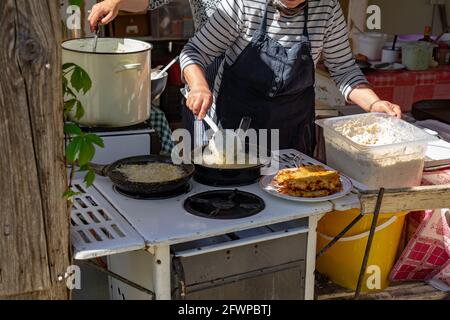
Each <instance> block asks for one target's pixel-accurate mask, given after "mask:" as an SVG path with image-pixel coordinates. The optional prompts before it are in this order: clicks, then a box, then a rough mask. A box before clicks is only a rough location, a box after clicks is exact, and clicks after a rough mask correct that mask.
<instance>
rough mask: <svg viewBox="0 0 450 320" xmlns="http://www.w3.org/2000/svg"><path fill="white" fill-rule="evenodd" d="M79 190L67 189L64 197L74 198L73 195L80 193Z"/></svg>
mask: <svg viewBox="0 0 450 320" xmlns="http://www.w3.org/2000/svg"><path fill="white" fill-rule="evenodd" d="M79 194H80V193H79V192H75V191H73V190H67V191H66V192H64V193H63V197H64V198H67V200H72V198H73V197H75V196H77V195H79Z"/></svg>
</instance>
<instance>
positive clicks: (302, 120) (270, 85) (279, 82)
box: [216, 5, 316, 156]
mask: <svg viewBox="0 0 450 320" xmlns="http://www.w3.org/2000/svg"><path fill="white" fill-rule="evenodd" d="M267 7H268V5H266V8H265V10H264V17H263V20H262V23H261V26H260V28H259V30H257V31H256V32H255V34H254V36H253V38H252V40H251V42H250V43H249V44H248V46H247V47H246V48H245V49H244V50H243V51H242V53H241V54H240V55H239V57H238V58H237V60H236V62H235V63H234V64H233V65H231V66H229V65H228V64H227V63H226V62H225V68H224V72H223V75H222V83H221V87H220V90H219V95H218V97H217V101H216V104H217V115H218V119H219V121H220V123H221V124H222V126H223V128H225V129H237V128H238V127H239V123H240V121H241V119H242V117H244V116H250V117H251V118H252V125H251V127H252V128H253V129H257V130H258V129H279V132H280V141H279V147H280V149H289V148H293V149H297V150H300V151H302V152H304V153H306V154H308V155H310V156H311V155H312V154H313V152H314V148H315V145H316V134H315V132H316V131H315V125H314V120H315V108H314V102H315V101H314V100H315V93H314V81H315V76H314V73H315V70H314V60H313V58H312V55H311V45H310V42H309V37H308V28H307V23H306V22H307V21H308V7H306V8H305V27H304V29H303V35H302V37H301V40H300V42H298V43H296V44H295V45H294V46H293V47H292V48H291V49H289V50H287V49H285V48H284V47H283V46H282V45H281V44H280V43H278V42H277V41H275V40H274V39H272V38H270V37H269V36H268V35H267V31H266V29H267ZM268 136H269V137H270V133H269V134H268Z"/></svg>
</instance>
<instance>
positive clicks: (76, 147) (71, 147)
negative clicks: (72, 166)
mask: <svg viewBox="0 0 450 320" xmlns="http://www.w3.org/2000/svg"><path fill="white" fill-rule="evenodd" d="M82 145H83V138H81V137H76V138H74V139H72V141H70V142H69V144H68V145H67V147H66V158H67V161H69V162H70V163H74V162H75V161H76V160H77V158H78V157H79V154H80V150H81V146H82Z"/></svg>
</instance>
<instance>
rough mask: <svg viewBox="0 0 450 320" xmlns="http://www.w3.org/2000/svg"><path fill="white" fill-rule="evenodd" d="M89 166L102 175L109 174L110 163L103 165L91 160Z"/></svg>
mask: <svg viewBox="0 0 450 320" xmlns="http://www.w3.org/2000/svg"><path fill="white" fill-rule="evenodd" d="M89 166H90V167H91V168H92V170H94V172H95V173H96V174H98V175H100V176H103V177H106V176H108V173H107V172H108V168H109V165H103V164H98V163H93V162H91V163H90V164H89Z"/></svg>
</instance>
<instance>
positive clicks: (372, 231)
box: [354, 188, 384, 300]
mask: <svg viewBox="0 0 450 320" xmlns="http://www.w3.org/2000/svg"><path fill="white" fill-rule="evenodd" d="M383 196H384V188H381V189H380V191H379V193H378V198H377V203H376V206H375V211H374V213H373V219H372V225H371V226H370V232H369V237H368V239H367V244H366V250H365V252H364V258H363V261H362V265H361V270H360V271H359V277H358V284H357V285H356V290H355V297H354V299H355V300H356V299H358V298H359V294H360V292H361V286H362V281H363V279H364V274H365V273H366V268H367V262H368V261H369V255H370V249H371V248H372V241H373V237H374V236H375V230H376V228H377V223H378V216H379V214H380V209H381V202H382V201H383Z"/></svg>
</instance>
